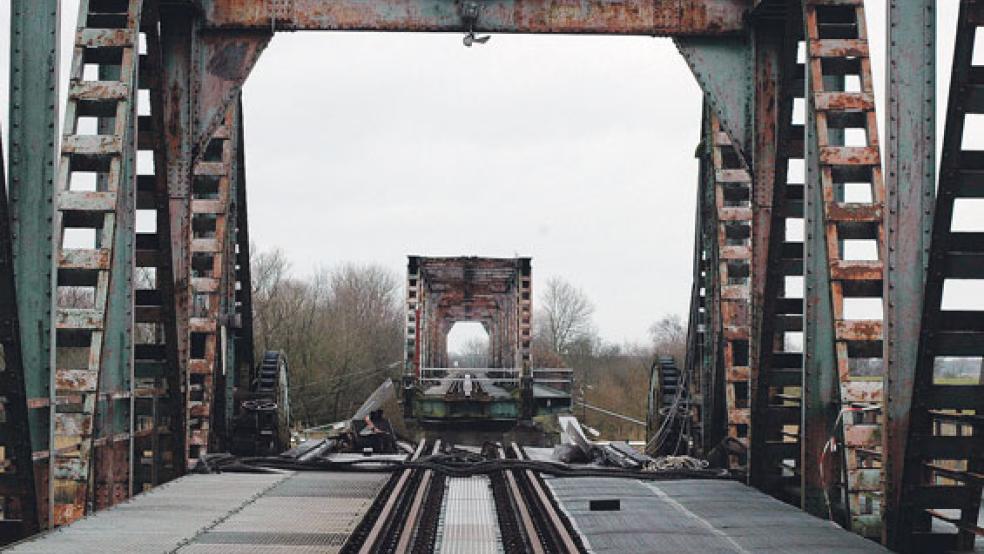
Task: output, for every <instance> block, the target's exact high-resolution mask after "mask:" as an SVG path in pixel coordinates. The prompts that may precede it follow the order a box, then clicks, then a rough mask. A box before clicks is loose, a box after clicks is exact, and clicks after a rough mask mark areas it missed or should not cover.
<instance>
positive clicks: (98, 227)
mask: <svg viewBox="0 0 984 554" xmlns="http://www.w3.org/2000/svg"><path fill="white" fill-rule="evenodd" d="M141 7H142V2H140V1H138V0H131V1H130V2H127V3H121V4H117V5H113V6H108V5H107V6H102V5H100V6H99V7H95V6H94V7H93V9H94V10H97V11H89V10H88V9H82V10H80V13H79V28H80V29H86V28H89V27H90V26H96V27H99V28H103V29H108V28H113V26H116V27H115V28H116V29H118V30H120V32H119V33H99V37H102V38H103V39H105V38H106V37H107V36H110V35H112V36H113V37H114V38H113V39H112V40H108V39H106V40H102V39H100V38H99V37H95V38H94V36H90V35H88V34H86V33H84V32H80V33H78V34H77V35H76V38H77V40H78V41H81V42H77V43H76V45H75V53H74V60H73V63H72V73H71V75H70V80H71V83H72V85H73V87H72V88H73V89H74V90H76V91H86V95H87V99H86V100H82V99H80V98H79V97H76V96H72V95H69V98H68V107H67V110H66V114H65V128H64V133H65V135H64V140H63V144H62V159H61V167H60V172H59V177H58V182H57V185H56V195H55V206H56V210H57V212H56V217H55V220H54V224H53V227H54V229H55V236H56V237H57V241H56V244H55V253H56V257H55V259H56V260H57V261H58V266H57V268H58V282H57V288H56V294H57V307H56V310H55V322H56V323H55V327H56V335H55V340H56V343H55V352H54V357H53V360H54V367H57V368H59V369H85V370H86V371H88V372H89V373H91V374H95V375H96V380H97V383H98V384H97V386H96V387H95V388H94V389H93V387H92V386H91V384H88V382H87V381H85V380H83V381H72V380H70V379H62V380H60V383H61V384H62V385H68V386H69V387H71V386H73V385H81V386H82V388H80V389H73V388H65V389H56V392H57V394H58V395H59V399H60V401H59V403H58V406H57V409H56V412H55V417H54V433H53V437H54V440H53V442H54V447H55V450H54V452H53V453H52V454H53V455H52V466H53V467H52V471H53V479H52V486H53V491H54V492H53V494H54V496H53V500H54V510H53V514H52V515H53V520H54V524H55V525H63V524H66V523H70V522H72V521H74V520H76V519H78V518H79V517H81V516H82V515H83V514H84V513H85V512H86V510H87V509H89V508H90V506H92V505H93V504H94V503H95V504H96V505H101V504H100V502H108V503H111V502H113V501H114V499H116V498H117V497H118V496H120V495H121V494H122V496H124V497H125V496H127V495H128V494H129V489H128V486H129V485H128V483H129V467H130V464H129V460H128V456H129V442H128V441H129V432H128V431H129V414H128V413H127V411H128V407H129V391H128V387H129V385H130V381H129V379H130V371H131V367H132V366H131V365H130V364H131V361H132V358H131V357H130V356H131V355H132V352H131V351H130V347H129V344H130V343H129V338H130V334H129V333H130V330H131V325H132V307H131V306H132V304H131V302H132V300H133V299H132V288H131V286H132V281H131V279H132V275H131V274H130V268H131V263H132V255H133V251H132V247H133V243H132V238H131V237H130V232H132V225H133V221H134V220H133V203H132V202H133V198H134V187H133V185H134V183H135V181H136V178H135V170H134V165H135V159H134V158H135V148H134V144H135V142H136V139H137V133H136V111H135V106H134V102H135V96H136V95H135V86H134V85H135V82H136V73H137V67H138V63H137V57H138V53H137V44H136V33H137V29H138V26H139V23H140V13H141ZM99 54H102V55H99ZM86 63H95V64H97V65H99V71H98V77H97V78H98V79H99V80H100V81H103V82H105V81H115V82H117V84H116V85H109V86H99V87H83V86H77V85H78V84H80V83H83V82H85V81H89V80H91V79H92V76H91V75H87V74H86V73H84V72H83V68H84V65H85V64H86ZM119 90H127V91H129V94H128V95H126V96H121V95H119V94H118V93H117V92H118V91H119ZM99 92H103V93H105V94H106V95H107V96H105V97H102V98H98V99H96V98H93V97H92V95H94V94H97V93H99ZM83 117H96V118H97V128H96V132H97V133H99V134H95V135H84V134H80V133H85V132H89V131H85V130H82V129H80V128H79V122H80V119H81V118H83ZM85 170H88V171H94V172H95V173H96V177H95V182H94V187H95V190H96V191H98V192H106V193H110V195H112V196H113V197H115V200H116V202H115V205H113V206H110V205H104V204H100V203H97V204H95V205H88V204H86V203H85V202H80V201H77V200H74V199H77V198H78V197H79V196H80V195H82V196H84V195H85V194H86V192H85V188H84V187H85V186H86V185H85V184H84V183H83V182H82V181H83V176H82V175H81V172H82V171H85ZM68 228H82V229H90V230H91V232H92V234H93V235H94V240H92V242H90V243H88V244H74V243H71V242H64V241H65V229H68ZM73 250H75V251H77V254H76V255H73V254H71V252H72V251H73ZM99 250H102V252H98V251H99ZM103 256H106V257H107V258H108V259H109V260H111V262H110V264H108V265H107V264H106V263H104V262H103V261H101V260H102V257H103ZM97 434H98V435H99V439H100V440H101V441H102V442H103V443H105V444H109V445H111V446H110V447H109V449H110V450H111V451H112V453H105V452H104V455H99V456H97V455H96V452H95V450H96V449H98V448H97V443H96V442H95V441H94V438H96V435H97ZM117 442H123V443H125V444H124V446H123V448H122V450H117V448H116V447H114V446H112V445H114V444H115V443H117ZM120 452H122V459H121V456H120V455H118V453H120ZM94 466H95V467H94ZM93 486H95V488H96V489H99V488H100V487H103V491H104V496H103V497H102V499H99V498H97V497H98V496H100V495H99V494H97V491H96V490H93ZM120 488H122V489H125V491H123V492H122V493H121V492H119V491H118V490H117V489H120Z"/></svg>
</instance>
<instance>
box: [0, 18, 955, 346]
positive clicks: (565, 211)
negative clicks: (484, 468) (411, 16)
mask: <svg viewBox="0 0 984 554" xmlns="http://www.w3.org/2000/svg"><path fill="white" fill-rule="evenodd" d="M62 4H63V28H62V36H63V40H62V52H61V62H62V66H63V68H64V70H63V76H62V86H61V89H62V91H63V92H62V94H63V95H64V89H65V79H66V78H67V66H68V63H69V62H70V60H71V33H72V31H73V29H74V27H75V25H76V12H77V9H78V3H77V2H75V1H72V0H65V1H64V2H63V3H62ZM957 5H958V2H956V1H955V0H942V1H941V2H940V3H939V25H938V36H939V37H940V40H939V52H938V55H939V65H938V72H939V78H938V86H939V91H940V93H939V95H938V110H939V118H938V124H939V126H940V138H942V125H943V113H944V109H945V103H946V98H947V90H948V85H949V83H948V81H949V72H950V60H951V58H952V49H953V41H952V37H953V29H954V25H955V21H956V13H957ZM866 6H867V12H868V18H869V22H868V27H869V34H870V37H871V46H872V60H873V69H874V77H875V81H876V86H877V92H878V96H879V100H880V101H881V102H883V101H884V94H883V90H884V88H883V83H884V77H885V64H884V62H885V23H884V22H885V3H884V0H866ZM9 9H10V7H9V3H8V2H3V3H2V4H0V29H2V32H0V106H3V107H4V109H3V110H0V112H2V113H0V122H2V123H3V128H4V133H5V136H6V133H7V128H8V126H7V117H8V114H7V111H6V106H7V93H8V86H9V85H8V59H9V36H8V35H9V33H8V30H9V28H10V27H9V25H10V22H9ZM245 106H246V117H245V125H246V160H247V181H248V191H249V209H250V214H249V217H250V233H251V237H252V238H253V240H254V241H256V242H257V243H258V245H259V246H260V247H261V248H270V247H273V246H279V247H280V248H282V249H284V251H285V252H286V254H287V256H288V257H289V259H290V260H291V262H292V264H293V267H294V270H295V272H296V273H297V274H305V273H308V272H310V271H313V270H314V269H315V268H317V267H319V266H332V265H335V264H338V263H341V262H346V261H355V262H375V263H380V264H382V265H384V266H386V267H389V268H391V269H392V270H393V271H395V272H397V274H398V275H400V276H401V277H402V275H403V274H404V272H405V263H406V255H407V254H421V255H480V256H512V255H528V256H532V257H533V275H534V281H533V287H534V302H536V291H537V290H538V289H537V285H538V284H541V285H542V284H543V283H544V282H545V281H546V279H547V278H549V277H551V276H560V277H563V278H565V279H567V280H569V281H570V282H572V283H574V284H575V285H577V286H579V287H581V288H583V289H584V290H585V291H586V292H587V294H588V295H589V296H590V298H591V299H592V300H593V301H594V303H595V305H596V312H595V321H596V325H597V328H598V331H599V333H600V334H601V336H602V337H603V338H605V339H607V340H610V341H615V342H621V341H623V340H629V341H642V340H645V339H646V336H647V333H646V330H647V328H648V326H649V325H650V324H651V323H652V322H653V321H654V320H656V319H657V318H659V317H660V316H662V315H664V314H668V313H677V314H680V315H682V316H684V317H685V316H686V311H687V309H688V305H689V295H690V281H691V274H692V267H691V264H692V248H693V232H694V229H693V223H694V209H695V204H694V201H695V197H696V196H695V195H696V190H695V186H696V182H697V162H696V160H695V158H694V150H695V147H696V146H697V143H698V140H699V124H700V106H701V99H700V90H699V88H698V87H697V84H696V82H695V81H694V79H693V76H692V74H691V73H690V71H689V69H688V68H687V66H686V64H685V63H684V61H683V59H682V57H681V56H680V55H679V54H678V53H677V51H676V49H675V47H674V46H673V43H672V42H671V41H670V40H669V39H652V38H643V37H601V36H587V37H571V36H520V35H495V36H493V37H492V40H491V41H490V42H489V43H488V44H486V45H484V46H476V47H473V48H470V49H468V48H465V47H463V46H462V44H461V36H460V35H457V34H442V35H429V34H368V33H281V34H278V35H277V36H276V38H275V39H274V41H273V42H272V44H271V46H270V47H269V48H268V49H267V50H266V52H265V53H264V54H263V55H262V56H261V58H260V61H259V64H258V66H257V67H256V69H255V70H254V72H253V74H252V76H251V77H250V79H249V81H248V83H247V85H246V88H245ZM880 108H881V106H880ZM882 114H883V111H881V112H880V113H879V116H880V117H881V116H882ZM5 142H6V141H5ZM882 142H883V143H884V133H882ZM5 155H6V152H5ZM463 338H464V337H463Z"/></svg>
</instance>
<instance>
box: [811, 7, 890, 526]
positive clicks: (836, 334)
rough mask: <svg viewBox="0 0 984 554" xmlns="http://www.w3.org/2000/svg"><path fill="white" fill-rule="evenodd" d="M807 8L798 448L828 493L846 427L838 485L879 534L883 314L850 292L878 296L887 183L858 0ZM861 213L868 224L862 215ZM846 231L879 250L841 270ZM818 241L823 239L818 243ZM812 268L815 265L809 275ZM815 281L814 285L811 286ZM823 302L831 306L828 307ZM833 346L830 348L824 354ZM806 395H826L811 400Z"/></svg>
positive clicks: (856, 521) (855, 514) (851, 520)
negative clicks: (861, 308)
mask: <svg viewBox="0 0 984 554" xmlns="http://www.w3.org/2000/svg"><path fill="white" fill-rule="evenodd" d="M803 10H804V18H805V23H806V25H805V34H806V38H807V51H808V53H809V54H808V63H807V68H806V70H807V82H808V91H809V95H808V106H809V107H808V110H809V115H808V123H807V128H808V133H810V137H811V140H810V141H809V147H810V149H811V150H810V154H811V155H810V157H809V158H808V163H807V174H808V180H807V193H806V196H807V200H808V202H809V204H810V206H811V207H810V209H809V210H808V211H807V217H808V218H810V221H811V222H810V223H809V224H808V225H807V234H808V238H807V245H808V251H807V255H808V259H809V260H812V262H808V265H807V281H808V285H807V286H808V295H809V297H808V298H807V306H808V307H809V306H814V305H815V306H817V307H818V308H819V309H817V310H810V309H809V308H808V309H807V319H806V325H807V329H808V331H809V330H810V329H811V328H812V329H814V331H813V333H809V332H808V334H807V336H808V337H812V338H814V339H815V343H814V344H813V345H808V346H807V356H808V357H807V363H806V372H807V378H806V380H805V381H806V383H810V384H811V385H813V387H814V391H813V393H807V394H805V395H804V401H805V402H806V403H807V405H806V407H805V418H806V420H805V421H806V430H805V433H806V439H808V440H809V442H807V444H806V446H805V447H804V449H803V456H804V469H803V471H804V476H805V482H806V483H807V484H808V486H810V487H812V488H813V490H814V491H815V492H814V494H827V493H829V491H830V490H831V489H832V488H833V487H834V483H833V482H831V481H833V479H832V476H833V475H834V474H831V473H827V474H826V475H820V474H819V472H820V467H823V468H824V470H825V471H826V470H828V469H829V468H830V467H831V465H832V463H833V458H834V456H832V455H831V452H830V451H829V449H828V448H826V447H825V446H824V445H826V443H827V440H828V439H829V438H830V437H834V438H835V439H836V438H837V437H838V435H842V436H843V442H844V445H845V448H843V449H842V450H841V453H842V454H841V456H842V463H843V471H844V472H846V474H847V479H846V482H845V483H842V484H841V485H840V487H839V488H840V489H841V491H842V494H843V495H844V498H845V499H846V508H847V514H846V524H847V526H848V527H849V528H851V529H853V530H854V531H855V532H858V533H860V534H863V535H865V536H869V537H878V536H880V521H881V514H880V512H879V506H880V504H881V494H882V491H881V487H880V483H879V481H880V479H867V478H866V479H858V476H859V475H860V474H861V473H862V471H861V470H864V471H863V473H865V474H868V473H873V472H879V471H880V468H881V460H880V451H881V447H882V443H881V434H880V433H881V426H880V410H881V404H882V398H881V390H882V382H881V379H882V375H883V374H884V373H883V366H882V364H883V359H882V358H883V338H882V337H883V334H882V321H881V317H882V314H881V313H872V314H868V313H865V314H857V313H854V314H852V313H847V311H846V309H847V307H848V304H849V303H850V302H851V301H852V300H853V299H856V298H867V299H872V298H874V299H879V300H880V299H881V298H882V278H883V274H884V259H885V249H884V243H883V241H884V229H883V227H882V224H881V218H880V217H876V216H874V215H870V214H879V213H881V210H882V206H883V204H884V202H885V189H884V184H883V181H882V172H881V166H880V155H879V150H878V128H877V121H876V118H875V110H874V104H873V103H872V102H869V101H868V100H869V99H870V98H871V96H872V95H873V87H874V84H873V81H872V76H871V62H870V60H869V58H868V42H867V30H866V23H865V13H864V6H863V4H862V3H861V2H853V1H852V2H842V1H837V0H806V2H804V7H803ZM838 62H840V64H839V65H838ZM848 80H854V81H855V85H848ZM831 98H838V99H839V100H835V101H831ZM852 131H853V132H855V133H860V134H861V135H863V137H862V138H861V139H860V140H861V141H862V142H863V144H861V145H857V144H856V143H855V144H854V145H847V142H846V141H847V140H858V139H856V138H849V137H848V134H849V133H851V132H852ZM847 183H861V184H863V185H864V189H865V192H864V194H862V195H859V197H854V196H853V193H849V192H847V191H846V187H847ZM859 221H861V222H868V224H866V225H859V224H858V222H859ZM846 240H865V241H870V242H871V243H872V244H874V245H875V249H876V251H877V256H876V259H874V260H869V262H870V263H868V264H866V265H865V266H864V267H863V270H862V271H838V268H839V267H842V266H843V265H844V262H845V261H847V260H850V259H852V256H853V254H852V253H851V252H850V251H849V250H848V248H849V246H848V245H847V244H846V243H845V241H846ZM814 245H818V246H820V247H819V248H817V249H814V248H813V246H814ZM811 272H816V273H818V274H820V275H816V276H815V277H814V278H813V279H811V278H810V273H811ZM811 283H812V285H813V286H814V288H813V289H810V288H809V287H810V286H811ZM823 283H826V284H827V285H826V286H823V285H822V284H823ZM824 306H828V307H829V310H830V311H829V313H828V312H827V311H826V309H825V308H824ZM811 346H812V348H811ZM831 347H832V348H833V350H834V352H833V356H832V357H828V356H829V354H830V352H829V349H830V348H831ZM811 372H813V373H814V375H811ZM831 372H835V373H834V375H835V376H836V379H837V382H839V387H838V390H837V391H836V397H837V398H835V399H827V398H826V397H825V395H826V394H827V393H826V392H823V391H828V390H829V389H826V387H827V386H828V383H829V377H828V375H829V374H830V373H831ZM817 388H819V389H820V390H819V391H818V390H817ZM831 400H833V402H831ZM811 402H818V403H823V404H825V405H820V404H817V405H815V406H811V405H810V403H811ZM831 404H833V405H834V406H838V408H837V409H839V410H840V414H839V417H838V418H836V419H835V422H836V421H840V422H841V424H842V427H841V429H837V428H834V427H833V426H830V425H829V423H828V421H826V420H825V418H823V417H821V416H820V414H824V413H826V414H829V410H830V407H831ZM814 408H815V410H816V411H814ZM814 417H816V418H817V419H813V418H814ZM823 435H825V436H823ZM821 436H822V437H823V438H821ZM808 459H809V460H810V462H811V464H808V463H807V462H806V461H807V460H808ZM825 459H826V460H828V463H827V464H826V465H824V464H823V460H825ZM814 460H817V463H818V467H817V468H815V469H814V468H813V467H811V465H812V462H813V461H814ZM873 482H874V484H873ZM810 494H811V493H810V491H807V498H806V500H807V506H806V507H807V508H808V509H811V510H816V511H819V513H820V514H823V513H824V512H825V511H827V510H829V509H830V508H829V507H827V510H825V509H824V508H823V507H821V506H817V504H822V503H823V501H822V500H820V499H819V498H817V499H816V502H814V500H813V499H812V497H811V496H810Z"/></svg>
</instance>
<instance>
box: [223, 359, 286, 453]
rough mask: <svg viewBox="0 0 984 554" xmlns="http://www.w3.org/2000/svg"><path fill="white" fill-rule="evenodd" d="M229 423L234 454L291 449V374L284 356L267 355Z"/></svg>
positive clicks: (241, 397) (231, 446)
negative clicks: (230, 423)
mask: <svg viewBox="0 0 984 554" xmlns="http://www.w3.org/2000/svg"><path fill="white" fill-rule="evenodd" d="M237 402H238V406H237V408H238V409H237V410H236V412H237V413H236V416H235V418H234V419H233V421H232V439H231V440H232V442H231V444H230V446H229V448H230V450H231V451H232V453H233V454H238V455H240V456H272V455H274V454H279V453H281V452H283V451H284V450H287V449H288V448H290V372H289V371H288V366H287V356H286V354H284V353H283V352H280V351H271V352H266V353H265V354H264V355H263V361H262V362H260V364H259V365H258V366H257V367H256V369H255V371H254V373H253V376H252V378H251V379H250V384H249V390H248V391H243V393H241V394H240V395H239V397H238V398H237Z"/></svg>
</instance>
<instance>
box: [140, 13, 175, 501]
mask: <svg viewBox="0 0 984 554" xmlns="http://www.w3.org/2000/svg"><path fill="white" fill-rule="evenodd" d="M159 21H160V14H159V10H158V6H157V3H156V2H151V3H145V7H144V13H143V22H142V25H141V30H142V32H143V33H144V36H145V37H146V44H147V53H146V55H144V56H142V57H141V66H140V73H139V78H138V88H139V89H140V90H146V91H147V93H148V98H149V101H150V105H149V106H148V108H149V112H150V115H149V116H145V117H141V118H139V121H138V137H140V138H138V141H137V149H138V151H145V152H149V153H150V154H151V155H152V157H153V160H154V164H153V172H149V170H148V169H144V168H138V169H139V170H140V174H139V175H138V176H137V209H139V210H152V211H153V214H154V220H155V227H154V229H153V231H152V232H141V233H139V234H138V235H137V237H136V256H135V257H136V265H137V268H138V269H137V271H138V276H137V282H136V294H135V310H134V319H135V322H136V325H137V330H136V333H135V337H134V358H135V361H134V400H133V403H134V408H133V409H134V428H133V437H134V438H133V442H134V446H133V464H132V465H133V491H134V492H135V493H136V492H142V491H145V490H148V489H149V488H151V487H154V486H157V485H158V484H160V483H163V482H165V481H169V480H171V479H173V478H175V477H177V476H178V475H180V473H181V471H182V469H183V464H182V463H181V460H182V458H183V457H184V448H183V446H182V444H183V440H182V439H183V437H184V433H183V432H182V431H183V429H184V427H183V424H182V423H183V421H184V418H183V417H182V412H183V411H184V410H183V406H184V398H183V395H182V392H181V391H182V384H183V383H182V378H181V375H180V373H179V366H178V349H177V324H176V320H175V315H174V306H173V304H174V274H173V273H172V255H171V252H172V247H171V221H170V214H169V198H168V189H167V183H168V181H167V168H168V163H167V152H166V148H165V142H164V138H165V137H164V128H165V118H164V89H163V86H164V81H163V78H162V77H163V69H164V68H163V59H162V53H161V40H160V36H159V28H158V24H159ZM151 276H152V277H153V278H150V277H151Z"/></svg>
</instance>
